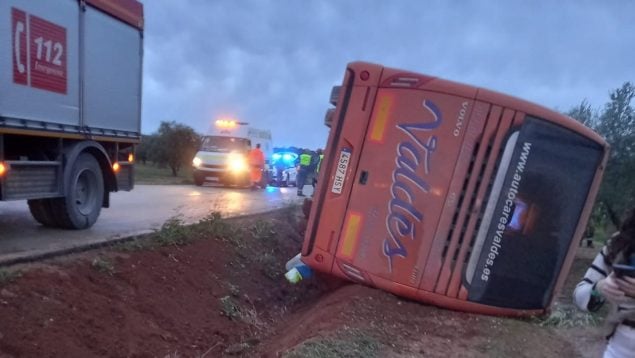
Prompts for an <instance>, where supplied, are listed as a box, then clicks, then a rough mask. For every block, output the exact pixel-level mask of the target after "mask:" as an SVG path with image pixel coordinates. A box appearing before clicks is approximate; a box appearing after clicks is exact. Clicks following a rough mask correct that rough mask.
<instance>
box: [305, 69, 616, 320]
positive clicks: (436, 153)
mask: <svg viewBox="0 0 635 358" xmlns="http://www.w3.org/2000/svg"><path fill="white" fill-rule="evenodd" d="M331 103H332V104H333V105H334V106H335V107H334V108H331V109H329V110H328V112H327V115H326V119H325V123H326V124H327V125H328V126H329V127H330V128H331V129H330V135H329V138H328V144H327V146H326V152H325V157H324V161H323V164H322V170H321V171H320V177H319V180H318V186H317V193H316V194H315V195H314V201H313V203H312V209H311V212H310V216H309V220H308V227H307V230H306V236H305V239H304V245H303V248H302V253H301V256H300V260H301V262H302V264H304V265H308V266H309V267H310V268H312V269H313V270H318V271H322V272H326V273H330V274H333V275H336V276H339V277H342V278H345V279H348V280H351V281H354V282H359V283H362V284H366V285H369V286H373V287H377V288H381V289H384V290H387V291H389V292H392V293H395V294H397V295H400V296H404V297H408V298H411V299H413V300H418V301H422V302H426V303H431V304H435V305H438V306H442V307H446V308H451V309H457V310H463V311H469V312H477V313H485V314H494V315H512V316H526V315H536V314H542V313H544V312H546V311H547V310H548V309H549V307H550V306H551V304H552V302H553V301H554V299H555V297H556V295H557V292H558V291H559V290H560V288H561V287H562V285H563V283H564V280H565V277H566V275H567V273H568V271H569V269H570V266H571V263H572V261H573V258H574V255H575V251H576V247H577V243H578V242H579V241H580V238H581V236H582V234H583V232H584V229H585V225H586V222H587V220H588V217H589V214H590V212H591V208H592V205H593V202H594V198H595V196H596V193H597V191H598V187H599V185H600V181H601V177H602V174H603V171H604V167H605V164H606V160H607V156H608V152H609V147H608V145H607V142H606V141H605V140H604V139H603V138H602V137H600V136H599V135H598V134H596V133H594V132H593V131H592V130H590V129H589V128H586V127H585V126H583V125H582V124H580V123H578V122H577V121H575V120H573V119H571V118H569V117H567V116H565V115H562V114H560V113H557V112H555V111H552V110H549V109H547V108H544V107H541V106H538V105H536V104H532V103H529V102H527V101H524V100H521V99H518V98H514V97H510V96H507V95H504V94H501V93H496V92H493V91H490V90H487V89H483V88H477V87H473V86H468V85H464V84H460V83H455V82H451V81H447V80H443V79H440V78H437V77H433V76H427V75H422V74H418V73H414V72H410V71H403V70H398V69H393V68H388V67H383V66H381V65H375V64H369V63H363V62H355V63H351V64H349V65H348V67H347V69H346V72H345V75H344V80H343V82H342V85H341V86H340V87H338V88H336V89H335V90H334V91H333V92H332V95H331Z"/></svg>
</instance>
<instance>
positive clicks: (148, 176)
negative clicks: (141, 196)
mask: <svg viewBox="0 0 635 358" xmlns="http://www.w3.org/2000/svg"><path fill="white" fill-rule="evenodd" d="M135 183H136V184H145V185H181V184H193V183H194V182H193V180H192V168H191V167H190V166H187V167H185V168H181V170H180V171H179V174H178V175H177V176H174V175H172V170H170V168H169V167H165V168H160V167H158V166H156V165H154V164H150V163H147V164H143V163H136V164H135Z"/></svg>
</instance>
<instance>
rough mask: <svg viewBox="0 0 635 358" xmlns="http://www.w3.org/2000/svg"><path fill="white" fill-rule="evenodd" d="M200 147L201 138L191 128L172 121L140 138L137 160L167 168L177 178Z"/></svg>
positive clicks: (190, 162)
mask: <svg viewBox="0 0 635 358" xmlns="http://www.w3.org/2000/svg"><path fill="white" fill-rule="evenodd" d="M200 146H201V136H199V135H198V134H196V132H195V131H194V129H192V128H191V127H189V126H187V125H185V124H181V123H176V122H174V121H172V122H161V125H160V126H159V129H158V130H157V131H156V132H155V133H153V134H152V135H148V136H143V137H142V138H141V144H139V146H138V147H137V159H138V161H139V162H141V163H143V164H146V163H147V162H148V161H150V162H153V163H156V164H157V165H158V166H159V167H164V166H167V167H169V168H170V170H171V172H172V176H174V177H177V176H178V174H179V172H180V171H181V169H182V168H189V167H190V166H191V164H192V158H194V155H195V154H196V152H197V151H198V148H199V147H200Z"/></svg>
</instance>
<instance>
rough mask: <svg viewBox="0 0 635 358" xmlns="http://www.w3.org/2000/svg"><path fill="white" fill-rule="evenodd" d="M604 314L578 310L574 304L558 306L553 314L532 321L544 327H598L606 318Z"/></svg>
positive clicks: (554, 308)
mask: <svg viewBox="0 0 635 358" xmlns="http://www.w3.org/2000/svg"><path fill="white" fill-rule="evenodd" d="M603 313H604V312H602V313H597V312H596V313H588V312H583V311H580V310H579V309H577V308H576V307H575V306H573V305H572V304H556V305H555V306H554V307H553V309H552V311H551V313H550V314H549V315H548V316H545V317H537V318H532V319H531V320H530V321H531V322H533V323H536V324H538V325H539V326H542V327H556V328H571V327H585V326H598V325H599V324H600V322H601V321H602V318H601V317H603V316H604V314H603Z"/></svg>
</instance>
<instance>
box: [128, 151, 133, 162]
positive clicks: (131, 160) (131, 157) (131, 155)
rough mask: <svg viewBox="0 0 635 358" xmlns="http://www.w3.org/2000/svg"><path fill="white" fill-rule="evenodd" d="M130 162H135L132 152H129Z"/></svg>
mask: <svg viewBox="0 0 635 358" xmlns="http://www.w3.org/2000/svg"><path fill="white" fill-rule="evenodd" d="M128 162H129V163H134V154H132V153H130V154H128Z"/></svg>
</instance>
